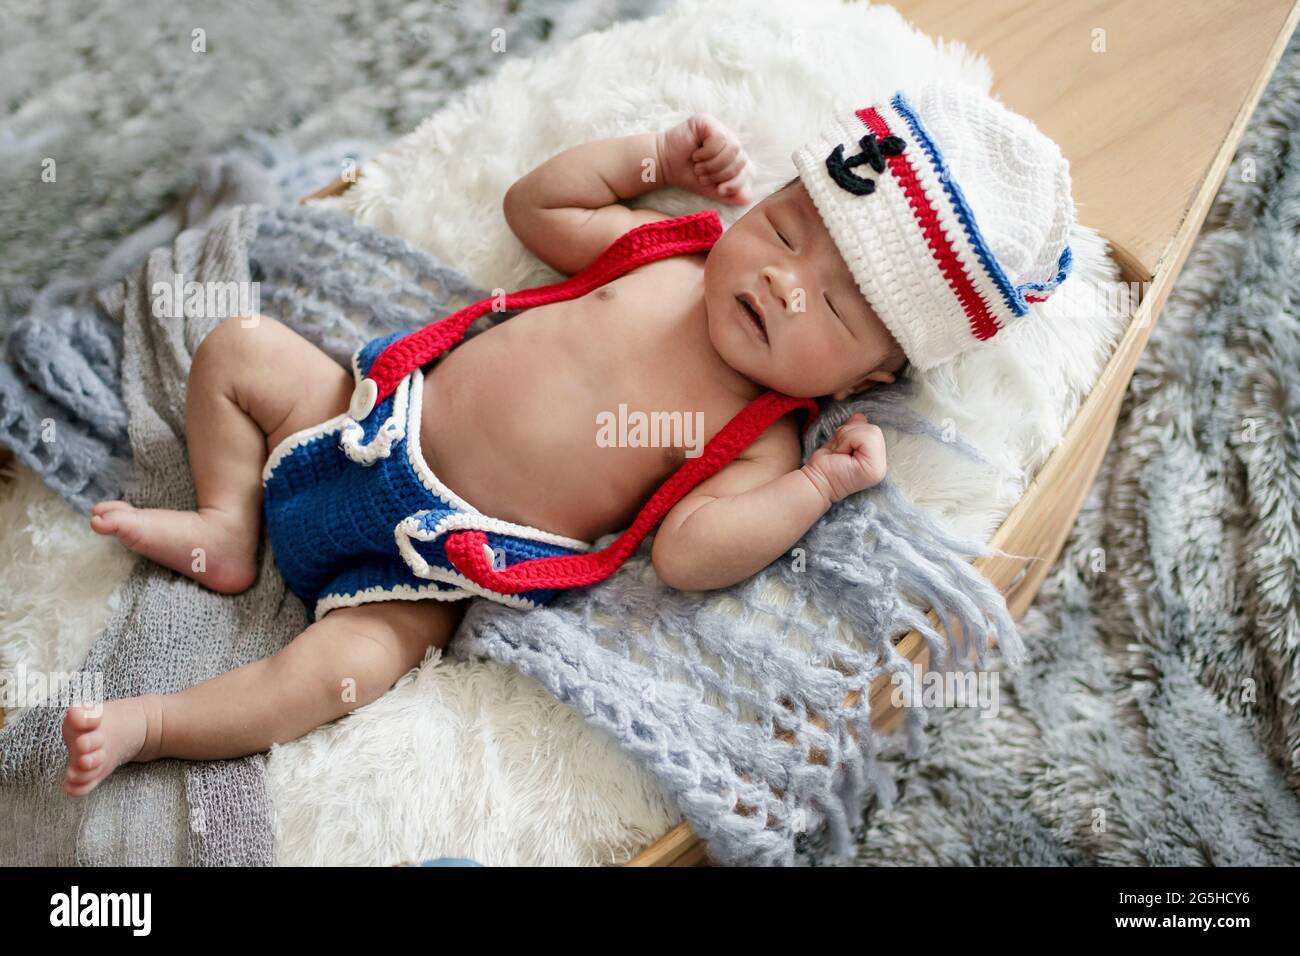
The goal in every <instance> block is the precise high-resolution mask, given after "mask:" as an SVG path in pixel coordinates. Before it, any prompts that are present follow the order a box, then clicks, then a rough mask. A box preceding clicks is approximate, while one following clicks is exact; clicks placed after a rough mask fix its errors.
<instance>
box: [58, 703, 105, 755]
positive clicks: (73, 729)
mask: <svg viewBox="0 0 1300 956" xmlns="http://www.w3.org/2000/svg"><path fill="white" fill-rule="evenodd" d="M101 719H102V715H101V714H96V713H92V712H91V711H90V710H88V709H87V708H85V707H77V706H73V707H69V708H68V712H67V713H66V714H65V715H64V716H63V742H64V743H65V744H67V745H68V746H69V747H71V746H72V743H73V741H74V740H77V739H78V738H79V737H81V736H82V735H83V734H85V733H87V732H89V731H92V730H94V729H95V728H96V727H98V726H99V722H100V720H101Z"/></svg>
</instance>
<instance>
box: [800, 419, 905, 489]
mask: <svg viewBox="0 0 1300 956" xmlns="http://www.w3.org/2000/svg"><path fill="white" fill-rule="evenodd" d="M803 471H804V474H806V475H807V476H808V477H809V478H810V479H812V483H813V484H814V485H816V486H817V488H818V490H819V491H821V493H822V495H823V496H825V498H826V500H827V501H828V502H829V503H830V504H835V503H836V502H837V501H843V500H844V499H845V498H847V497H848V496H849V495H851V494H854V493H855V492H859V491H862V490H863V489H864V488H870V487H872V486H874V485H878V484H880V482H881V480H882V479H884V477H885V436H884V433H883V432H881V430H880V429H879V428H878V427H876V426H875V425H872V424H870V423H868V422H867V417H866V416H865V415H863V414H862V413H861V412H859V413H858V414H856V415H854V416H853V417H852V418H850V419H849V420H848V421H847V422H845V423H844V424H843V425H841V426H840V427H839V428H837V429H835V434H834V435H832V436H831V438H830V441H828V442H827V443H826V444H825V445H823V446H822V447H821V448H818V449H817V450H816V451H815V452H813V453H812V457H810V458H809V459H808V463H807V464H806V465H804V466H803Z"/></svg>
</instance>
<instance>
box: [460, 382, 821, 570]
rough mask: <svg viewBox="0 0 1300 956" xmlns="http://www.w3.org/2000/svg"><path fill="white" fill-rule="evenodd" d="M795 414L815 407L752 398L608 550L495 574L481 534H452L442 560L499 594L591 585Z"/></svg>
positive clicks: (770, 395) (769, 395)
mask: <svg viewBox="0 0 1300 956" xmlns="http://www.w3.org/2000/svg"><path fill="white" fill-rule="evenodd" d="M795 409H804V410H805V411H807V412H808V413H809V417H808V422H811V421H812V420H813V419H814V418H816V417H817V414H818V406H817V403H816V402H815V401H814V400H813V399H811V398H791V397H790V396H789V395H782V394H781V393H779V392H765V393H764V394H762V395H760V396H759V397H758V398H756V399H754V400H753V401H752V402H750V403H749V404H748V405H746V406H745V407H744V408H743V409H742V410H741V411H740V413H739V414H737V415H736V417H735V418H733V419H732V420H731V421H729V422H728V423H727V424H726V425H725V426H723V428H722V430H721V431H719V432H718V433H717V434H716V435H714V436H713V438H712V439H711V440H710V441H709V443H708V444H707V445H705V446H704V452H703V454H701V455H700V456H699V457H698V458H691V459H689V460H687V462H686V463H685V464H684V465H682V467H681V468H679V469H677V472H676V473H675V474H674V475H673V476H672V477H671V478H669V479H668V480H667V481H666V482H664V483H663V485H661V486H660V488H659V490H658V491H656V492H655V494H654V496H653V497H652V498H651V499H650V500H649V501H648V502H647V503H646V506H645V507H644V508H642V509H641V513H640V514H638V515H637V516H636V520H635V521H634V522H632V524H631V526H630V527H629V528H628V529H627V530H626V531H624V532H623V533H622V534H621V535H619V536H618V538H617V539H615V541H614V542H613V543H612V544H610V545H609V547H607V548H603V549H602V550H600V551H595V552H592V553H591V554H572V555H564V556H561V557H552V558H534V559H532V560H530V561H520V562H519V563H518V564H515V565H512V566H511V567H509V568H505V569H504V570H500V571H498V570H496V569H494V568H493V567H492V562H491V560H490V558H489V557H488V554H489V553H490V549H489V548H487V547H486V546H487V545H488V538H487V535H486V534H484V533H483V532H482V531H456V532H453V533H452V534H450V535H448V536H447V539H446V544H445V547H446V550H447V557H448V558H449V559H450V560H451V563H452V565H453V566H454V567H455V568H456V570H457V571H459V572H460V573H461V574H463V575H464V576H465V577H467V578H469V579H470V580H471V581H473V582H474V583H475V584H477V585H479V586H480V587H483V588H487V589H488V590H490V591H495V592H496V593H498V594H518V593H520V592H521V591H532V590H535V589H547V588H572V587H582V586H584V585H588V584H595V583H596V582H597V581H602V580H604V579H605V578H607V577H609V576H610V575H611V574H613V573H614V572H615V571H617V570H618V568H619V566H620V565H622V564H623V562H624V561H626V560H627V559H628V557H630V556H631V555H632V553H633V552H634V551H636V549H637V548H638V547H639V546H640V544H641V542H642V541H644V540H645V538H646V535H648V534H649V533H650V532H651V531H652V530H653V529H654V526H655V525H656V524H658V523H659V520H660V519H661V518H662V517H663V516H664V515H666V514H667V513H668V512H669V511H670V510H671V509H672V507H673V506H674V505H676V504H677V502H679V501H681V500H682V498H684V497H686V494H687V493H688V492H689V491H690V490H691V489H692V488H694V487H695V486H696V485H698V484H699V483H700V482H702V481H704V480H705V479H706V478H709V477H711V476H713V475H716V474H717V473H718V472H719V471H721V470H722V469H723V468H724V467H725V466H726V465H728V464H729V463H730V462H731V461H732V459H734V458H735V457H736V456H737V455H738V454H740V452H742V451H743V450H744V449H745V448H747V447H749V444H750V443H751V442H753V441H754V439H756V438H757V437H758V436H759V435H761V434H762V433H763V432H764V431H766V430H767V428H768V426H769V425H771V424H772V423H773V422H775V421H776V420H777V419H778V418H780V417H781V416H782V415H784V414H786V413H787V412H790V411H794V410H795ZM805 427H807V426H806V424H805Z"/></svg>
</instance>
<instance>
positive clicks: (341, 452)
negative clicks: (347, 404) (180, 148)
mask: <svg viewBox="0 0 1300 956" xmlns="http://www.w3.org/2000/svg"><path fill="white" fill-rule="evenodd" d="M399 335H400V333H398V334H394V335H390V336H387V337H385V338H381V339H376V340H374V341H373V342H370V343H367V344H366V345H364V346H362V347H361V348H360V349H358V350H357V353H356V355H354V356H353V359H352V371H353V374H354V375H355V376H356V379H357V381H360V379H361V378H362V377H363V376H364V374H365V373H366V372H367V371H369V369H370V364H371V363H372V362H373V361H374V360H375V358H376V357H377V356H378V355H379V353H380V352H381V351H382V350H383V349H384V348H385V347H386V346H387V345H388V344H389V343H390V342H392V341H393V340H394V339H396V338H398V337H399ZM423 386H424V373H423V372H422V371H421V370H420V369H416V370H415V371H413V372H412V373H411V374H410V375H408V376H407V377H406V378H405V379H404V380H403V381H402V383H401V385H399V386H398V387H397V389H396V390H395V391H394V392H393V394H392V395H390V396H388V398H386V399H384V401H382V402H380V403H379V404H378V405H376V406H375V408H374V410H373V411H372V412H371V413H370V414H369V415H367V416H366V418H365V420H364V421H362V422H360V423H358V422H357V421H355V420H354V419H353V418H352V417H351V416H350V415H349V414H348V413H347V412H345V413H343V414H342V415H338V416H336V417H334V418H331V419H330V420H329V421H326V422H322V423H321V424H319V425H316V426H314V427H312V428H307V429H304V430H302V431H300V432H296V433H294V434H293V435H290V436H289V437H288V438H286V439H285V440H284V441H282V442H280V444H279V445H277V446H276V448H275V449H274V450H273V451H272V452H271V455H270V457H269V458H268V459H267V462H266V468H265V469H264V470H263V472H262V485H263V489H264V495H263V497H264V500H265V512H266V532H267V536H268V537H269V539H270V542H271V552H272V554H273V555H274V558H275V563H276V564H277V565H278V566H279V568H280V572H281V573H282V574H283V575H284V579H285V582H286V583H287V584H288V586H289V589H290V590H291V591H293V593H294V594H296V595H298V596H299V597H300V598H302V600H303V601H304V602H305V603H306V605H307V607H308V608H310V609H312V610H313V613H314V615H315V617H317V618H319V617H321V616H322V615H324V614H326V613H327V612H329V611H331V610H333V609H334V608H336V607H352V606H355V605H358V604H365V603H369V602H371V601H389V600H408V601H410V600H418V599H421V598H433V599H435V600H443V601H454V600H458V599H460V598H466V597H473V596H476V595H477V596H482V597H487V598H490V599H491V600H494V601H499V602H501V603H503V604H509V605H513V606H515V607H521V608H529V607H537V606H541V605H545V604H549V603H550V602H551V601H552V600H553V599H554V598H555V596H556V594H558V593H559V592H558V591H557V590H554V589H551V590H536V591H525V592H522V593H520V594H511V595H505V594H497V593H495V592H492V591H488V590H486V589H484V588H482V587H480V586H479V585H477V584H475V583H474V582H472V581H470V580H468V579H466V578H465V577H464V576H463V575H461V574H460V573H459V572H457V571H456V570H455V568H454V567H452V565H451V562H450V561H449V560H448V559H447V554H446V551H445V549H444V547H443V543H444V537H445V536H446V535H447V534H449V533H450V532H452V531H461V530H466V529H477V530H480V531H483V532H485V533H486V534H487V536H488V542H489V546H490V547H491V549H492V552H493V562H494V564H495V565H496V566H497V567H508V566H510V565H512V564H515V563H517V562H519V561H526V560H528V559H530V558H541V557H549V556H552V555H565V554H579V553H583V552H585V551H587V550H589V548H590V545H588V544H587V543H586V542H583V541H578V540H576V539H574V538H566V537H563V536H561V535H556V534H551V533H549V532H545V531H539V530H537V529H535V528H529V527H526V526H524V525H518V524H512V523H510V522H506V521H501V520H499V519H497V518H491V517H489V516H487V515H484V514H482V513H481V512H479V511H478V510H477V509H476V508H474V506H473V505H471V504H469V503H468V502H466V501H465V500H464V499H462V498H461V497H459V496H458V495H457V494H456V493H455V492H453V491H451V490H450V489H449V488H447V487H446V486H445V485H443V484H442V482H441V481H439V480H438V476H437V475H435V474H434V473H433V472H432V470H430V468H429V466H428V464H426V463H425V460H424V456H423V455H422V454H421V452H420V414H421V412H422V411H423V409H422V408H421V405H422V399H423V397H424V387H423Z"/></svg>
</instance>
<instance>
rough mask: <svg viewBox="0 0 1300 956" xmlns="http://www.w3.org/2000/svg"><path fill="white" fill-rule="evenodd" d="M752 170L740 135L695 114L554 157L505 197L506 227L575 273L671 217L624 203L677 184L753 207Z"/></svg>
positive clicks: (538, 252) (543, 255)
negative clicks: (632, 232)
mask: <svg viewBox="0 0 1300 956" xmlns="http://www.w3.org/2000/svg"><path fill="white" fill-rule="evenodd" d="M748 165H749V161H748V158H747V157H746V156H745V151H744V150H743V149H742V148H741V146H740V143H739V141H737V140H736V138H735V136H733V135H732V134H731V133H730V132H729V131H728V130H727V129H726V127H724V126H723V125H722V124H721V123H719V122H718V121H717V120H715V119H713V118H712V117H710V116H707V115H705V114H697V115H695V116H692V117H690V118H689V119H687V120H685V121H684V122H682V123H679V124H678V125H677V126H674V127H673V128H672V129H669V130H666V131H664V132H661V133H638V134H635V135H633V136H619V137H615V138H613V139H601V140H595V141H593V142H590V143H583V144H582V145H581V146H575V147H573V148H572V149H568V150H565V151H564V152H562V153H560V154H559V155H557V156H553V157H552V158H550V159H548V160H547V161H546V162H544V163H542V165H540V166H538V167H537V168H536V169H534V170H533V171H532V172H530V173H528V174H527V175H526V176H524V177H523V178H521V179H519V180H518V181H517V182H516V183H515V184H514V185H513V186H511V187H510V188H509V189H508V190H507V191H506V196H505V202H504V211H505V217H506V222H507V223H509V225H510V228H511V230H513V231H514V234H515V235H516V236H518V237H519V240H520V241H521V242H522V243H523V244H524V245H525V246H527V247H528V249H529V250H530V251H532V252H533V253H534V254H535V255H536V256H537V257H538V258H539V259H541V260H542V261H543V262H545V263H546V264H547V265H549V266H551V267H552V268H554V269H557V270H559V271H560V272H563V273H566V274H569V275H572V274H573V273H575V272H578V271H579V270H581V269H583V268H584V267H586V266H587V265H589V264H590V263H591V262H592V261H593V260H594V259H595V258H596V256H598V255H600V253H601V252H603V251H604V249H605V247H606V246H608V245H609V244H610V243H611V242H613V241H614V240H615V239H617V238H618V237H619V236H621V235H622V234H623V233H625V232H627V231H628V230H629V229H632V228H633V227H635V226H639V225H641V224H643V223H647V222H654V221H656V220H659V219H666V218H668V217H667V216H666V215H665V214H664V213H661V212H656V211H655V210H653V209H629V208H628V207H627V206H623V205H621V204H620V201H621V200H625V199H633V198H635V197H636V196H640V195H643V194H645V193H648V192H652V191H654V190H656V189H663V188H665V187H668V186H678V187H680V188H682V189H688V190H690V191H691V192H695V193H698V194H700V195H702V196H705V197H706V198H709V199H721V200H722V201H724V202H733V203H745V202H749V200H750V196H749V194H748V185H747V182H748Z"/></svg>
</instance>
